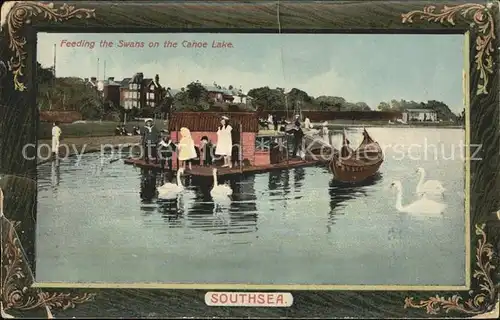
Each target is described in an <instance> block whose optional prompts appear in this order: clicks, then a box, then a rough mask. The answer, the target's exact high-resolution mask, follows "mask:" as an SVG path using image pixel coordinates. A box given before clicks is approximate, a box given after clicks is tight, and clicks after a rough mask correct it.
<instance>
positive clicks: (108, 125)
mask: <svg viewBox="0 0 500 320" xmlns="http://www.w3.org/2000/svg"><path fill="white" fill-rule="evenodd" d="M118 124H121V123H118V122H114V121H102V122H100V121H92V122H86V123H64V124H60V125H59V126H60V128H61V130H62V135H63V138H75V137H104V136H112V135H114V134H115V128H116V126H117V125H118ZM155 125H156V126H157V127H158V128H159V129H160V130H161V129H164V128H165V123H164V121H163V120H156V122H155ZM134 126H139V127H142V126H144V122H143V121H130V122H127V123H126V124H125V127H126V128H127V130H128V131H129V132H132V128H133V127H134ZM51 137H52V123H48V122H41V123H40V126H39V129H38V138H39V139H51Z"/></svg>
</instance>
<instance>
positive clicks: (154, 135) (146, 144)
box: [142, 118, 160, 163]
mask: <svg viewBox="0 0 500 320" xmlns="http://www.w3.org/2000/svg"><path fill="white" fill-rule="evenodd" d="M144 123H145V126H144V128H143V131H142V146H143V148H144V151H145V152H144V160H145V161H146V163H149V160H151V159H152V158H153V156H155V162H157V160H158V159H157V158H158V157H157V148H156V146H157V143H158V140H160V133H159V132H158V129H157V128H156V127H155V126H154V122H153V119H151V118H147V119H144Z"/></svg>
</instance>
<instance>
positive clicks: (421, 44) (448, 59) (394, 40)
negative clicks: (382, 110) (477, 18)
mask: <svg viewBox="0 0 500 320" xmlns="http://www.w3.org/2000/svg"><path fill="white" fill-rule="evenodd" d="M62 40H67V41H79V40H87V41H95V47H94V49H90V48H68V47H65V46H62V47H61V41H62ZM101 40H108V41H113V42H115V44H117V43H118V41H119V40H124V41H143V42H144V43H145V48H118V47H113V48H100V47H99V42H100V41H101ZM168 40H170V41H175V42H178V44H179V46H178V47H177V48H164V47H163V43H164V42H165V41H168ZM150 41H158V42H159V43H160V47H158V48H148V47H147V46H148V45H147V44H148V42H150ZM182 41H206V42H207V43H208V48H198V49H193V48H183V47H182ZM212 41H226V42H231V43H232V44H233V46H234V47H233V48H226V49H214V48H211V44H212ZM463 41H464V38H463V36H462V35H390V34H387V35H375V34H374V35H368V34H365V35H354V34H350V35H349V34H215V33H212V34H207V33H204V34H194V33H192V34H186V33H176V34H131V33H128V34H111V33H108V34H102V33H101V34H82V33H80V34H62V33H59V34H55V33H52V34H48V33H39V34H38V61H39V62H40V63H41V64H42V65H43V66H45V67H49V66H52V65H53V52H54V44H56V48H57V63H56V70H57V76H58V77H70V76H71V77H82V78H86V77H88V78H90V77H94V76H98V77H99V78H100V79H102V78H103V76H104V70H103V64H104V63H103V61H106V77H115V80H121V79H122V78H125V77H131V76H132V75H133V74H134V73H135V72H143V73H144V76H145V77H149V78H154V76H155V75H156V74H159V76H160V83H162V85H164V86H169V87H171V88H176V89H178V88H181V87H184V86H186V84H188V83H190V82H191V81H195V80H199V81H201V82H202V83H206V84H212V83H213V82H217V83H218V84H219V85H223V86H228V85H233V86H235V87H240V86H241V87H242V88H243V90H244V91H247V90H249V89H251V88H255V87H261V86H269V87H271V88H275V87H284V88H285V89H286V90H287V91H288V90H290V89H291V88H293V87H297V88H299V89H302V90H304V91H306V92H307V93H309V94H310V95H312V96H315V97H317V96H319V95H332V96H342V97H344V98H346V99H347V100H348V101H352V102H359V101H364V102H366V103H368V105H370V107H371V108H372V109H373V108H375V107H376V106H377V105H378V103H379V102H380V101H389V100H391V99H406V100H415V101H427V100H431V99H433V100H440V101H443V102H445V103H446V104H448V105H449V106H450V108H451V110H452V111H454V112H456V113H458V112H460V111H461V110H462V109H463V102H462V101H463V98H462V69H463V61H464V60H463ZM98 58H99V60H100V67H99V75H97V70H98V67H97V59H98Z"/></svg>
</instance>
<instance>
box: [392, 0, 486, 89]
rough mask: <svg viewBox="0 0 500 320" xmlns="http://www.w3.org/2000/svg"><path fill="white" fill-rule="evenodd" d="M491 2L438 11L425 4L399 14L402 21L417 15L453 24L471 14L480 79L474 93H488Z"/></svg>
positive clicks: (462, 5) (410, 21)
mask: <svg viewBox="0 0 500 320" xmlns="http://www.w3.org/2000/svg"><path fill="white" fill-rule="evenodd" d="M492 7H493V4H492V3H488V4H486V5H482V4H477V3H466V4H461V5H456V6H451V7H448V6H443V8H442V9H441V11H440V12H439V13H436V12H435V11H436V6H432V5H429V6H426V7H424V9H423V10H415V11H410V12H408V13H404V14H402V15H401V18H402V21H403V23H413V18H416V17H419V18H420V20H427V21H429V22H439V23H441V24H449V25H452V26H454V25H455V18H456V16H457V15H461V16H462V17H463V18H465V19H467V18H469V19H470V17H471V16H472V21H470V27H471V28H472V29H473V30H475V31H476V32H477V33H478V35H477V37H476V55H475V56H474V60H475V62H476V64H477V70H479V75H480V76H479V77H480V81H479V84H478V85H477V90H476V95H481V94H488V85H489V79H488V77H489V76H490V75H491V74H493V57H492V53H493V52H494V51H495V49H494V48H493V40H494V39H495V22H494V21H495V20H494V18H493V15H492V13H491V11H490V9H491V8H492Z"/></svg>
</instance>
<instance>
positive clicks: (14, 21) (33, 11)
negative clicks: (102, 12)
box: [6, 1, 95, 91]
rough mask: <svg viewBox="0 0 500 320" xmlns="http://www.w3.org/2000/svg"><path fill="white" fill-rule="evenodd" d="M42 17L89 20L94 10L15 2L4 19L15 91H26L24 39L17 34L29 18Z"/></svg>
mask: <svg viewBox="0 0 500 320" xmlns="http://www.w3.org/2000/svg"><path fill="white" fill-rule="evenodd" d="M38 16H40V17H42V18H43V19H44V20H49V21H54V22H62V21H67V20H70V19H90V18H95V10H94V9H83V8H79V9H77V8H75V6H73V5H69V4H66V3H64V4H62V5H61V6H60V7H54V4H53V3H41V2H31V1H19V2H15V3H14V4H13V6H12V9H11V10H10V11H9V13H8V14H7V17H6V26H7V29H8V34H9V37H10V39H9V41H10V42H9V49H10V50H11V51H12V52H13V54H14V55H13V57H11V58H10V60H9V62H8V66H9V71H11V72H12V73H13V75H14V88H15V90H17V91H24V90H26V86H25V85H24V83H22V82H21V80H20V78H21V77H22V76H23V70H24V68H25V67H26V64H25V62H26V55H27V54H26V51H25V49H24V45H25V44H26V37H23V36H20V35H19V34H18V33H19V31H20V30H21V28H22V27H23V26H24V25H25V24H30V23H31V18H33V17H38Z"/></svg>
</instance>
